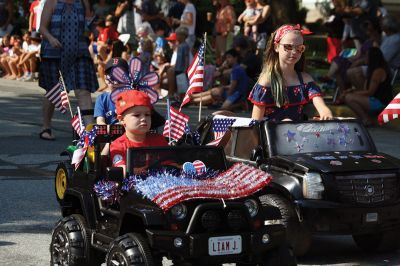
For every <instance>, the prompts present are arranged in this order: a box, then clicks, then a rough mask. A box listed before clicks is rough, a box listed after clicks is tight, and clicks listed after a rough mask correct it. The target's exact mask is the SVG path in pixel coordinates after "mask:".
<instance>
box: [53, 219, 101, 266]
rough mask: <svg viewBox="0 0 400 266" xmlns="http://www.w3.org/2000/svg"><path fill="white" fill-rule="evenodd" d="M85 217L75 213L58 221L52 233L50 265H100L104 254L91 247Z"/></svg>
mask: <svg viewBox="0 0 400 266" xmlns="http://www.w3.org/2000/svg"><path fill="white" fill-rule="evenodd" d="M89 243H90V233H89V232H88V231H87V229H86V222H85V219H84V218H83V217H82V216H81V215H79V214H74V215H71V216H67V217H65V218H63V219H62V220H60V221H58V223H57V224H56V227H55V228H54V230H53V232H52V235H51V244H50V265H70V266H84V265H90V266H100V265H101V263H102V262H103V261H104V256H101V254H95V251H94V250H93V249H92V248H91V247H90V244H89Z"/></svg>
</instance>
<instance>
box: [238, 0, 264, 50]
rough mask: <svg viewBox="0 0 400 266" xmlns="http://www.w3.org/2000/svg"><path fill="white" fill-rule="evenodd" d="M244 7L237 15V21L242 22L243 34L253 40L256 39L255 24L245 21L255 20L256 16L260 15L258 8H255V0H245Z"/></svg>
mask: <svg viewBox="0 0 400 266" xmlns="http://www.w3.org/2000/svg"><path fill="white" fill-rule="evenodd" d="M245 3H246V9H245V10H244V11H243V12H242V14H240V16H239V17H238V22H239V23H243V26H244V30H243V33H244V36H247V37H249V38H253V40H254V41H255V42H256V41H257V37H258V35H257V31H258V29H257V24H251V25H250V24H249V23H248V22H246V21H251V20H254V21H255V20H256V18H257V17H258V16H259V15H260V13H261V12H260V10H258V9H256V6H257V4H256V1H255V0H246V1H245Z"/></svg>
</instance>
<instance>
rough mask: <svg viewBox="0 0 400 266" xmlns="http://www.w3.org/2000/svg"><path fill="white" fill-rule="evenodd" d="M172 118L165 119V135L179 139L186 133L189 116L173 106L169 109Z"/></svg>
mask: <svg viewBox="0 0 400 266" xmlns="http://www.w3.org/2000/svg"><path fill="white" fill-rule="evenodd" d="M169 113H170V118H169V119H168V120H167V121H165V126H164V132H163V135H164V136H165V137H168V138H171V139H173V140H179V139H180V138H181V137H182V136H183V134H184V133H185V128H186V125H187V123H188V121H189V117H188V116H187V115H185V114H184V113H180V112H178V111H177V110H176V109H174V108H173V107H172V106H171V107H170V109H169Z"/></svg>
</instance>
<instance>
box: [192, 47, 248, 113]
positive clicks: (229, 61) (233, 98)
mask: <svg viewBox="0 0 400 266" xmlns="http://www.w3.org/2000/svg"><path fill="white" fill-rule="evenodd" d="M224 64H226V65H227V66H228V67H229V68H232V71H231V74H230V81H229V84H228V85H227V86H221V87H215V88H212V89H211V90H208V91H205V92H200V93H195V94H192V95H191V99H192V102H193V103H200V102H202V103H203V104H204V105H209V104H213V103H216V102H221V101H223V104H222V106H221V109H222V110H230V109H231V107H232V105H233V104H235V103H238V102H240V101H243V100H245V99H246V97H247V89H248V86H249V81H248V76H247V74H246V72H245V70H244V69H243V68H242V66H241V65H240V55H239V53H238V52H237V51H236V50H234V49H230V50H228V51H227V52H226V53H225V62H224Z"/></svg>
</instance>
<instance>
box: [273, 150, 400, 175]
mask: <svg viewBox="0 0 400 266" xmlns="http://www.w3.org/2000/svg"><path fill="white" fill-rule="evenodd" d="M276 159H277V160H278V161H279V160H284V161H287V162H293V163H295V164H296V165H297V166H300V167H305V168H308V169H309V170H312V171H321V172H324V173H330V172H350V171H351V172H363V171H381V170H396V171H398V170H399V169H400V160H399V159H397V158H394V157H392V156H390V155H387V154H384V153H365V152H324V153H306V154H298V155H281V156H277V157H276Z"/></svg>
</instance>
